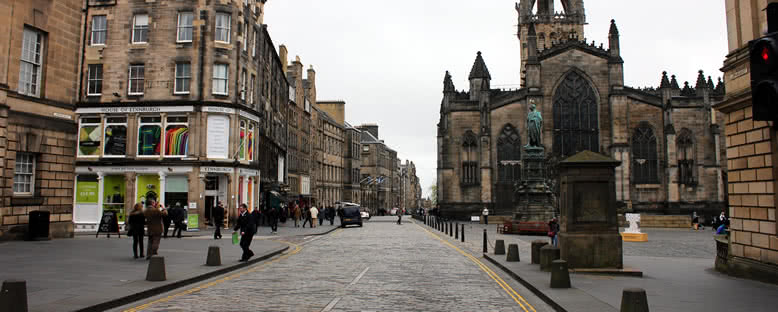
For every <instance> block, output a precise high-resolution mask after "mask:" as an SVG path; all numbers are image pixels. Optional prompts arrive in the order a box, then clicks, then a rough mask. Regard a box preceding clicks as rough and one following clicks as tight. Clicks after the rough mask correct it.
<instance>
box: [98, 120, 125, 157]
mask: <svg viewBox="0 0 778 312" xmlns="http://www.w3.org/2000/svg"><path fill="white" fill-rule="evenodd" d="M112 118H124V122H112V121H110V119H112ZM103 121H104V122H103V136H102V138H101V141H100V151H101V155H102V157H103V158H125V157H127V143H128V142H127V141H125V143H124V155H112V154H111V155H109V154H106V152H105V148H106V146H107V144H105V142H106V140H105V133H106V131H108V127H110V126H124V129H125V132H127V133H126V134H129V130H130V128H129V127H128V126H127V115H115V116H105V118H103ZM126 139H129V137H128V138H126Z"/></svg>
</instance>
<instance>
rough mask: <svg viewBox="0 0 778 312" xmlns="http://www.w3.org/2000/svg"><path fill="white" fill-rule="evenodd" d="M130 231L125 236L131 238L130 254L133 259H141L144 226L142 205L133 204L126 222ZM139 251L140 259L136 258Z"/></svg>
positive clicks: (144, 219) (144, 218)
mask: <svg viewBox="0 0 778 312" xmlns="http://www.w3.org/2000/svg"><path fill="white" fill-rule="evenodd" d="M127 223H128V224H129V227H130V229H129V230H128V231H127V235H129V236H132V254H133V255H134V258H135V259H138V258H143V233H144V232H145V230H144V229H143V227H144V226H146V217H145V216H144V215H143V205H141V204H140V203H137V204H135V206H134V207H132V212H130V218H129V220H128V222H127ZM138 251H140V257H139V256H138Z"/></svg>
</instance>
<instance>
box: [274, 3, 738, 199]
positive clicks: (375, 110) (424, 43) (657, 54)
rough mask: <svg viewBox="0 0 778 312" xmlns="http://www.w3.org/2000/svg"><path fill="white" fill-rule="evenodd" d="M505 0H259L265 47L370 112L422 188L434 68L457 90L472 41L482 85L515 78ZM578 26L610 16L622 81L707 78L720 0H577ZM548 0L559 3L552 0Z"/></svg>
mask: <svg viewBox="0 0 778 312" xmlns="http://www.w3.org/2000/svg"><path fill="white" fill-rule="evenodd" d="M515 2H516V1H514V0H478V1H474V0H394V1H378V0H329V1H323V0H269V1H268V3H267V4H266V8H265V12H266V14H265V23H266V24H268V28H269V31H270V35H271V36H272V38H273V42H274V43H275V44H276V48H278V47H277V46H278V45H280V44H284V45H286V46H287V48H288V49H289V58H290V60H293V59H294V56H295V55H299V56H300V58H301V59H302V62H303V64H304V65H305V67H306V68H308V67H309V66H310V65H313V66H314V69H315V70H316V82H317V84H316V89H317V92H318V99H319V100H345V101H346V120H347V121H348V122H349V123H351V124H354V125H359V124H362V123H377V124H378V125H379V136H380V139H383V140H385V141H386V144H388V145H389V146H390V147H391V148H393V149H394V150H396V151H397V152H398V156H399V157H400V158H402V159H403V161H404V160H405V159H410V160H411V161H413V162H414V163H415V164H416V168H417V175H418V176H419V178H420V179H421V183H422V188H423V189H424V196H425V197H426V196H427V195H428V194H429V187H430V185H432V184H434V183H435V179H436V173H435V170H436V165H437V163H436V159H437V158H436V135H437V130H436V124H437V122H438V119H439V109H440V101H441V98H442V88H443V75H444V73H445V71H446V70H448V71H450V72H451V75H452V76H453V78H454V84H455V86H456V88H457V89H458V90H462V89H465V88H467V87H468V82H467V76H468V74H469V72H470V68H471V66H472V65H473V61H474V60H475V56H476V52H477V51H482V52H483V57H484V60H485V62H486V65H487V67H488V68H489V72H490V73H491V76H492V87H493V88H500V87H502V88H517V87H518V86H519V83H520V78H519V65H520V57H519V41H518V39H517V38H516V35H515V34H516V24H517V13H516V10H515V9H514V3H515ZM584 3H585V6H586V19H587V22H588V23H589V24H588V25H587V26H586V28H585V34H584V36H585V37H586V38H587V41H588V42H591V41H592V40H594V41H596V42H597V45H599V43H601V42H602V43H604V44H605V47H607V45H608V41H607V39H608V28H609V23H610V20H611V19H615V20H616V24H617V25H618V27H619V33H620V35H621V54H622V58H623V59H624V79H625V84H626V85H628V86H632V87H644V86H658V85H659V81H660V78H661V73H662V71H663V70H666V71H668V73H670V74H675V75H677V76H678V80H679V82H680V83H681V84H682V85H683V81H687V80H688V81H690V83H692V84H693V83H694V81H695V79H696V77H697V71H698V70H700V69H702V70H704V71H705V74H706V76H707V75H710V76H713V80H714V81H716V78H717V77H720V76H721V72H720V71H719V68H720V67H721V65H722V62H723V61H724V56H725V55H726V54H727V41H726V20H725V15H724V0H652V1H637V0H620V1H608V0H597V1H594V0H587V1H585V2H584ZM555 8H556V10H557V11H560V10H562V6H561V4H559V1H558V0H557V4H556V5H555Z"/></svg>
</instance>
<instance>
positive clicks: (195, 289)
mask: <svg viewBox="0 0 778 312" xmlns="http://www.w3.org/2000/svg"><path fill="white" fill-rule="evenodd" d="M279 242H282V243H285V244H287V245H290V246H293V247H294V250H292V251H291V252H290V253H287V254H284V255H283V256H280V257H278V258H275V259H273V260H271V261H267V262H263V263H261V264H259V265H258V266H256V267H253V268H251V269H249V270H246V271H241V272H238V273H234V274H232V275H230V276H227V277H223V278H220V279H218V280H215V281H212V282H209V283H207V284H203V285H200V286H197V287H195V288H191V289H188V290H185V291H182V292H179V293H176V294H172V295H170V296H167V297H165V298H160V299H157V300H154V301H152V302H149V303H146V304H144V305H141V306H137V307H135V308H132V309H127V310H124V311H123V312H137V311H142V310H145V309H148V308H149V307H151V306H152V305H155V304H159V303H163V302H167V301H170V300H173V299H174V298H177V297H180V296H185V295H189V294H192V293H195V292H198V291H201V290H203V289H206V288H209V287H213V286H215V285H218V284H221V283H224V282H226V281H229V280H232V279H235V278H237V277H240V276H241V275H244V274H246V273H251V272H256V271H258V270H260V269H263V268H265V267H266V266H268V265H270V264H273V263H276V262H278V261H281V260H284V259H286V258H289V257H290V256H292V255H294V254H296V253H298V252H300V250H302V247H301V246H300V245H297V244H295V243H291V242H287V241H282V240H279Z"/></svg>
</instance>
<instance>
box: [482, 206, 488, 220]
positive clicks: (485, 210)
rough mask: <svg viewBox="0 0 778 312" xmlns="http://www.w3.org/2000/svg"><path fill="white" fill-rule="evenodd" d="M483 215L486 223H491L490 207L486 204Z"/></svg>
mask: <svg viewBox="0 0 778 312" xmlns="http://www.w3.org/2000/svg"><path fill="white" fill-rule="evenodd" d="M481 215H483V216H484V224H486V225H489V208H488V207H487V206H484V210H483V211H481Z"/></svg>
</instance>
